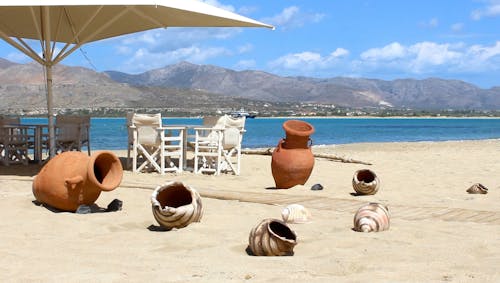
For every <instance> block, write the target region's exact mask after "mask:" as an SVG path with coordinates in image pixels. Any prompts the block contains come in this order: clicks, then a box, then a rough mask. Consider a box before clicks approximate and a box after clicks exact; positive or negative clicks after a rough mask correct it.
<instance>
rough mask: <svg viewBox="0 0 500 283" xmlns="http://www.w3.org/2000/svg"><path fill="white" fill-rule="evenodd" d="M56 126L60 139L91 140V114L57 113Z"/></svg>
mask: <svg viewBox="0 0 500 283" xmlns="http://www.w3.org/2000/svg"><path fill="white" fill-rule="evenodd" d="M56 127H57V129H58V132H57V138H58V139H59V140H67V141H70V140H74V141H77V140H80V141H82V142H83V141H88V140H89V128H90V116H89V115H84V116H76V115H57V116H56Z"/></svg>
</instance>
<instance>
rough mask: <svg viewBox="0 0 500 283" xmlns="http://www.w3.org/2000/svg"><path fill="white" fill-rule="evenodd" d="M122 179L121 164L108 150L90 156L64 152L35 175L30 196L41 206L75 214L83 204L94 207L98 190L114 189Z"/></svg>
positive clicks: (99, 191) (77, 152) (75, 152)
mask: <svg viewBox="0 0 500 283" xmlns="http://www.w3.org/2000/svg"><path fill="white" fill-rule="evenodd" d="M122 176H123V168H122V164H121V162H120V160H119V159H118V157H117V156H116V155H115V154H114V153H112V152H110V151H99V152H96V153H94V154H92V155H91V156H88V155H87V154H85V153H82V152H79V151H68V152H63V153H61V154H58V155H56V156H55V157H54V158H52V159H51V160H49V162H47V164H45V165H44V166H43V168H42V169H41V170H40V172H39V173H38V175H37V176H35V179H34V180H33V195H34V196H35V198H36V199H37V201H39V202H41V203H45V204H48V205H50V206H52V207H54V208H57V209H60V210H63V211H71V212H74V211H76V210H77V208H78V206H80V205H82V204H85V205H91V204H93V203H94V202H95V201H96V200H97V198H98V197H99V195H100V194H101V191H111V190H114V189H115V188H116V187H118V186H119V185H120V183H121V180H122Z"/></svg>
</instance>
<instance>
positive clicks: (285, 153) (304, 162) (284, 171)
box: [271, 120, 314, 189]
mask: <svg viewBox="0 0 500 283" xmlns="http://www.w3.org/2000/svg"><path fill="white" fill-rule="evenodd" d="M283 129H284V130H285V133H286V137H285V139H282V140H280V141H279V143H278V145H277V146H276V148H275V149H274V152H273V156H272V161H271V170H272V174H273V178H274V182H275V183H276V188H279V189H288V188H291V187H293V186H295V185H299V184H300V185H303V184H305V183H306V181H307V179H309V176H310V175H311V172H312V169H313V167H314V155H313V153H312V151H311V146H310V141H311V139H310V138H309V136H310V135H311V134H313V133H314V127H313V126H312V125H311V124H309V123H307V122H304V121H299V120H288V121H286V122H285V123H283Z"/></svg>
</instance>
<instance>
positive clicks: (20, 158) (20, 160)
mask: <svg viewBox="0 0 500 283" xmlns="http://www.w3.org/2000/svg"><path fill="white" fill-rule="evenodd" d="M20 123H21V120H20V119H19V118H2V119H0V162H1V163H2V164H4V165H5V166H9V165H11V164H24V165H26V164H28V162H29V160H30V159H29V156H28V149H29V142H30V140H29V138H30V135H29V134H28V128H27V127H23V126H22V125H20Z"/></svg>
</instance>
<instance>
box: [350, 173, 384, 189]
mask: <svg viewBox="0 0 500 283" xmlns="http://www.w3.org/2000/svg"><path fill="white" fill-rule="evenodd" d="M352 187H353V188H354V190H355V191H356V192H357V193H358V194H360V195H374V194H375V193H376V192H377V191H378V189H379V187H380V180H379V179H378V177H377V174H375V172H373V171H372V170H369V169H361V170H358V171H356V172H355V173H354V176H353V177H352Z"/></svg>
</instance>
